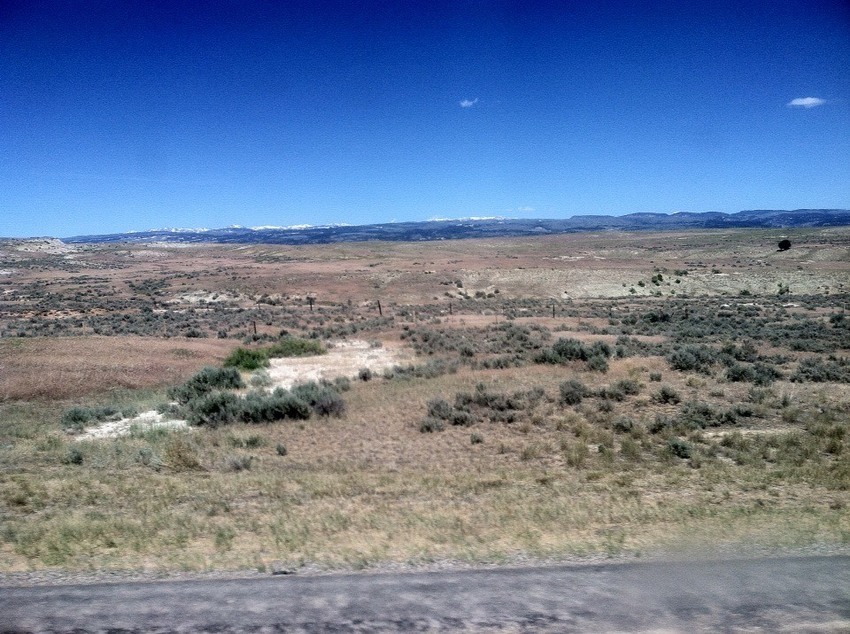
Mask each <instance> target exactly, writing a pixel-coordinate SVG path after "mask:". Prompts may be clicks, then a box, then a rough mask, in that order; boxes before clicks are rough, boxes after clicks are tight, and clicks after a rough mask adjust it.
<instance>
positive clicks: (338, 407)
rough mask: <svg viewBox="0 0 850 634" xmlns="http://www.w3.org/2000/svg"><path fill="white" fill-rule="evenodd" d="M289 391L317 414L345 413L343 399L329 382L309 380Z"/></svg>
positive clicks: (334, 414)
mask: <svg viewBox="0 0 850 634" xmlns="http://www.w3.org/2000/svg"><path fill="white" fill-rule="evenodd" d="M276 391H277V390H276ZM290 391H291V393H292V395H293V396H294V397H296V398H298V399H301V400H303V401H304V402H306V403H307V404H308V405H309V406H310V407H312V408H313V411H314V412H316V413H317V414H318V415H319V416H337V417H338V416H342V415H343V414H344V413H345V401H343V400H342V397H341V396H340V395H339V393H338V392H337V391H336V390H335V389H333V387H332V386H331V385H329V384H324V385H319V384H318V383H316V382H315V381H310V382H309V383H302V384H301V385H296V386H295V387H293V388H292V390H290Z"/></svg>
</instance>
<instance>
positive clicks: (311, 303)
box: [307, 297, 313, 313]
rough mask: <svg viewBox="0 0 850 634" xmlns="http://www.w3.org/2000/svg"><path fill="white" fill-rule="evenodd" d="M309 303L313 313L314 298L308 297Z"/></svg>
mask: <svg viewBox="0 0 850 634" xmlns="http://www.w3.org/2000/svg"><path fill="white" fill-rule="evenodd" d="M307 302H309V304H310V312H311V313H312V312H313V298H312V297H308V298H307Z"/></svg>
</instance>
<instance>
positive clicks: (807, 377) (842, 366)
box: [791, 356, 850, 383]
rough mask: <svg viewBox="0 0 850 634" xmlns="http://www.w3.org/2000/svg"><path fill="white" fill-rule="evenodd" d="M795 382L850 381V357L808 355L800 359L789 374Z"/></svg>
mask: <svg viewBox="0 0 850 634" xmlns="http://www.w3.org/2000/svg"><path fill="white" fill-rule="evenodd" d="M791 380H792V381H795V382H797V383H804V382H807V381H811V382H813V383H825V382H835V383H850V359H846V358H836V357H833V356H830V357H829V358H827V359H820V358H818V357H809V358H806V359H803V360H801V361H800V363H799V365H798V366H797V371H796V372H794V374H793V375H792V376H791Z"/></svg>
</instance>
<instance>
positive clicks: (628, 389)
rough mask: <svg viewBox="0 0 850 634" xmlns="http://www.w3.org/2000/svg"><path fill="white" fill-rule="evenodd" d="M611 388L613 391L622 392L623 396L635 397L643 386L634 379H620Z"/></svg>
mask: <svg viewBox="0 0 850 634" xmlns="http://www.w3.org/2000/svg"><path fill="white" fill-rule="evenodd" d="M613 387H614V389H616V390H619V391H621V392H623V394H628V395H629V396H635V395H636V394H640V391H641V388H642V387H643V386H642V385H641V384H640V383H638V382H637V381H635V380H634V379H620V380H619V381H616V382H615V383H614V385H613Z"/></svg>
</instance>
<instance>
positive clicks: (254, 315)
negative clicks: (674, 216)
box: [0, 228, 850, 572]
mask: <svg viewBox="0 0 850 634" xmlns="http://www.w3.org/2000/svg"><path fill="white" fill-rule="evenodd" d="M785 237H787V238H789V239H790V240H791V242H792V245H793V246H792V248H791V249H790V250H788V251H783V252H778V251H777V249H776V244H777V242H778V241H779V240H780V239H782V238H785ZM20 247H21V243H19V242H14V241H9V242H7V243H3V244H0V271H2V273H3V275H1V276H0V512H2V515H0V521H2V524H0V571H3V572H16V571H26V570H39V569H62V570H68V571H71V570H146V571H171V570H192V571H200V570H244V569H248V568H253V569H257V570H261V571H268V570H271V569H272V568H279V567H287V568H293V569H299V568H302V567H306V568H310V569H316V568H323V569H337V568H363V567H373V566H382V565H387V564H391V563H404V564H414V565H417V564H427V563H431V562H446V561H447V562H456V561H462V562H473V563H477V562H512V561H526V560H529V559H554V560H559V559H565V558H573V557H597V556H614V555H616V556H651V555H656V554H660V553H676V552H688V553H692V552H694V551H695V550H696V551H699V552H709V553H710V552H730V551H734V552H739V553H740V552H743V553H746V552H748V551H753V550H758V551H759V552H762V551H763V549H784V548H800V547H811V546H818V547H819V546H824V547H829V548H833V547H835V548H846V547H847V545H848V544H850V512H848V504H850V431H848V420H850V362H849V361H850V352H848V350H850V314H847V313H846V308H847V306H846V305H847V303H848V300H850V293H848V288H847V280H850V276H848V273H850V230H848V229H845V228H830V229H795V230H791V231H780V230H775V231H767V230H757V231H756V230H739V231H723V232H720V231H702V232H688V233H654V234H650V233H638V234H625V233H610V234H576V235H566V236H545V237H541V238H539V239H514V240H508V239H506V240H499V241H495V240H488V241H476V240H470V241H457V242H440V243H393V244H384V243H380V244H379V243H374V244H372V243H366V244H341V245H326V246H309V247H307V246H305V247H288V246H274V245H261V246H257V245H225V246H222V245H191V246H188V247H183V248H176V247H174V246H169V245H164V244H159V245H157V244H153V245H138V244H125V245H108V246H94V245H92V246H84V247H81V248H71V249H67V248H63V249H55V250H54V251H53V252H51V250H49V249H47V250H35V251H34V250H33V249H22V248H20ZM344 342H347V343H344ZM355 342H356V343H355ZM352 344H354V345H357V346H362V347H363V348H364V349H366V350H368V349H371V350H382V351H385V352H386V353H387V354H388V355H389V356H387V357H386V358H393V359H397V360H399V362H398V363H397V364H396V365H387V364H386V363H384V364H383V365H380V366H378V365H374V366H372V367H369V361H368V357H366V356H364V357H363V358H364V359H367V360H366V361H364V366H363V367H362V368H359V369H358V370H356V371H353V368H352V367H351V365H350V363H348V364H347V365H345V364H340V365H339V366H337V369H338V371H339V373H340V376H339V377H338V378H337V379H336V380H333V379H332V378H330V377H331V375H332V374H333V371H334V366H333V365H332V363H333V361H332V360H333V359H334V355H333V354H328V355H318V356H315V357H310V358H311V359H314V360H315V361H316V362H321V360H322V359H325V363H326V364H331V365H329V366H328V367H327V368H326V371H325V372H324V373H323V374H322V376H324V377H325V380H324V381H322V382H319V383H312V384H308V385H307V386H306V387H305V386H301V387H300V388H299V387H295V388H292V389H290V386H289V385H286V386H281V387H279V388H278V390H277V391H275V386H276V384H275V383H274V381H275V378H274V377H276V376H279V375H281V374H282V373H283V370H282V369H288V371H289V373H288V374H287V376H289V375H291V374H292V372H293V371H294V370H292V368H295V367H297V366H298V363H302V359H304V358H305V357H303V356H301V357H299V360H298V361H297V362H296V361H290V360H289V359H291V358H292V357H290V356H288V355H291V354H298V355H308V354H315V353H319V352H323V351H326V350H328V349H330V350H331V351H333V347H334V346H338V347H342V348H344V347H345V346H346V345H348V346H351V345H352ZM375 358H377V355H376V356H375ZM252 363H253V364H254V365H251V364H252ZM224 365H227V366H229V367H231V368H234V369H233V370H232V372H233V373H234V374H235V376H236V378H235V379H234V378H233V377H232V376H231V379H228V381H231V382H230V383H227V384H223V383H222V384H213V383H214V381H213V383H209V382H208V381H207V382H206V383H205V382H204V381H206V379H204V381H201V380H200V379H197V378H196V379H194V383H193V378H192V377H198V376H199V373H203V372H207V373H208V374H206V375H203V374H202V375H201V376H206V377H207V378H209V377H210V376H213V375H212V374H209V373H210V372H211V371H209V370H204V368H208V367H213V368H222V367H223V366H224ZM248 368H250V369H248ZM216 376H218V375H216ZM222 376H223V375H222ZM306 378H315V377H305V379H306ZM199 385H200V386H201V387H198V386H199ZM181 386H182V387H181ZM187 386H189V388H187ZM190 388H191V389H190ZM296 401H297V402H296ZM157 409H158V410H159V411H160V412H161V414H162V415H163V416H164V417H165V418H166V419H167V418H174V419H180V420H188V421H189V423H190V424H189V425H188V426H186V427H182V428H179V427H151V426H147V425H145V424H142V423H139V424H136V425H131V426H130V433H129V434H128V435H124V436H120V437H111V438H102V439H91V440H81V439H80V438H81V432H82V431H83V430H85V429H86V428H88V427H92V426H95V427H96V426H97V425H99V424H102V423H103V422H106V421H110V420H115V419H117V418H121V419H127V420H133V418H134V417H135V416H136V415H138V414H139V413H140V412H145V411H149V410H157Z"/></svg>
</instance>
